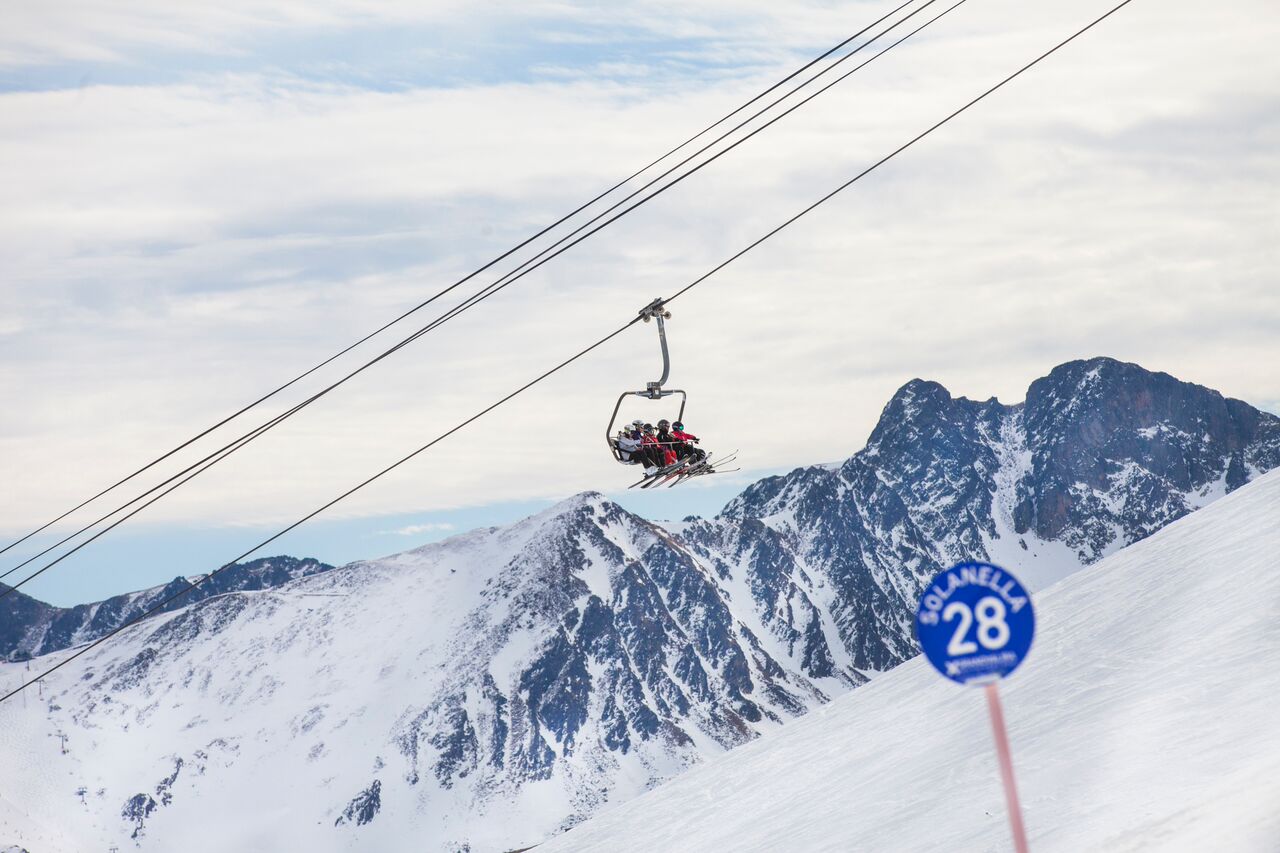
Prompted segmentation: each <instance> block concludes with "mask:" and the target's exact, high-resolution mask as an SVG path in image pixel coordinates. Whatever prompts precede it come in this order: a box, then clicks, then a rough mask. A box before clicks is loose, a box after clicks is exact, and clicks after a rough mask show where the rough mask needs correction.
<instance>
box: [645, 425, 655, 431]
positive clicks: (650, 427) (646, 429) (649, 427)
mask: <svg viewBox="0 0 1280 853" xmlns="http://www.w3.org/2000/svg"><path fill="white" fill-rule="evenodd" d="M644 431H645V432H653V424H645V425H644Z"/></svg>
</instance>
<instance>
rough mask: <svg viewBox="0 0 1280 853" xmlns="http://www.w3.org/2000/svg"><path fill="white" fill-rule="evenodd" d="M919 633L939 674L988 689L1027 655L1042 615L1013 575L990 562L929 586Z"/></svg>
mask: <svg viewBox="0 0 1280 853" xmlns="http://www.w3.org/2000/svg"><path fill="white" fill-rule="evenodd" d="M916 631H917V633H918V635H919V637H920V648H921V649H923V650H924V654H925V657H927V658H928V659H929V663H931V664H933V666H934V668H936V669H937V670H938V672H940V673H942V674H943V675H944V676H946V677H947V678H950V679H951V680H952V681H955V682H958V683H960V684H988V683H990V682H993V681H996V680H998V679H1001V678H1004V677H1005V676H1006V675H1008V674H1009V673H1011V672H1013V670H1014V669H1016V668H1017V666H1018V664H1020V663H1022V659H1023V658H1025V657H1026V656H1027V652H1028V651H1029V650H1030V649H1031V639H1032V637H1033V636H1034V635H1035V632H1036V616H1035V611H1034V610H1033V609H1032V607H1031V596H1030V595H1029V594H1028V593H1027V591H1026V589H1024V588H1023V586H1022V584H1020V583H1018V579H1017V578H1015V577H1014V576H1013V575H1011V574H1009V573H1008V572H1006V571H1005V570H1004V569H1002V568H1000V567H999V566H993V565H991V564H990V563H958V564H956V565H954V566H952V567H951V568H949V569H947V570H946V571H944V572H939V573H938V574H937V575H936V576H935V577H934V578H933V580H932V581H931V582H930V583H929V585H928V586H927V587H925V590H924V593H923V594H922V595H921V596H920V605H919V606H918V607H917V608H916Z"/></svg>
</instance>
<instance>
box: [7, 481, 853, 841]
mask: <svg viewBox="0 0 1280 853" xmlns="http://www.w3.org/2000/svg"><path fill="white" fill-rule="evenodd" d="M59 654H60V653H55V654H53V655H48V656H45V657H43V658H41V659H39V660H38V661H37V662H36V663H34V664H33V667H34V666H36V665H37V664H38V665H44V664H46V663H48V662H52V661H55V660H57V659H58V655H59ZM784 663H785V662H779V661H778V660H775V659H774V658H772V657H770V655H769V653H768V651H767V650H766V649H764V648H762V646H761V644H760V642H759V641H758V640H757V639H756V638H755V637H754V636H753V635H752V633H751V632H750V630H749V628H747V627H746V626H745V625H744V624H743V623H742V622H741V621H740V620H738V619H735V618H734V616H733V614H732V613H731V611H730V610H729V608H728V605H727V603H726V601H725V599H724V597H723V594H722V591H721V590H720V589H719V588H718V587H717V586H716V584H715V583H714V582H713V579H712V578H711V577H710V576H709V575H708V573H707V570H706V569H705V568H704V567H703V566H701V565H700V564H698V563H696V562H695V561H694V560H693V559H692V558H691V557H690V556H689V554H688V553H687V552H686V551H685V550H684V549H683V548H682V547H681V546H680V545H679V544H678V543H677V542H675V541H674V540H672V539H671V538H670V536H669V535H668V534H666V533H665V531H663V530H661V529H660V528H658V527H655V526H653V525H651V524H649V523H647V522H645V521H643V520H642V519H639V518H637V517H635V516H633V515H631V514H629V513H626V512H625V511H623V510H622V509H621V508H620V507H618V506H617V505H615V504H612V503H610V502H609V501H607V500H605V499H604V498H603V497H602V496H600V495H598V494H590V493H589V494H585V495H581V496H578V497H575V498H572V499H569V500H567V501H564V502H562V503H560V504H558V505H556V506H554V507H552V508H551V509H549V510H547V511H545V512H543V513H540V514H539V515H536V516H533V517H531V518H529V519H526V520H524V521H522V522H519V523H517V524H514V525H511V526H509V527H506V528H490V529H482V530H476V531H473V532H471V533H469V534H465V535H462V536H458V537H454V538H452V539H449V540H446V541H444V542H441V543H435V544H432V545H428V546H426V547H424V548H420V549H417V550H416V551H411V552H407V553H405V554H401V555H397V556H394V557H389V558H386V559H383V560H378V561H373V562H367V563H357V564H353V565H351V566H346V567H343V568H341V569H334V570H332V571H327V572H323V573H320V574H315V575H312V576H309V577H304V578H300V579H298V580H295V581H293V582H290V583H287V584H285V585H283V586H281V587H279V588H277V589H273V590H262V591H251V592H244V591H241V592H235V593H231V594H227V595H222V596H217V597H214V598H211V599H208V600H206V601H204V602H201V603H199V604H197V605H195V606H193V607H190V608H187V609H184V610H181V611H178V612H175V613H170V614H164V615H161V616H158V617H156V618H154V619H151V620H148V621H147V622H145V623H142V624H140V625H138V626H136V627H134V628H132V629H129V630H127V631H126V632H124V633H122V634H121V635H120V636H119V637H117V638H116V639H115V640H114V641H113V642H111V643H108V644H104V645H103V646H100V647H98V648H96V649H94V650H92V651H91V652H89V653H88V654H86V655H85V656H84V657H83V658H81V659H79V660H77V661H76V662H75V664H74V665H73V666H71V667H68V668H67V669H65V670H63V671H61V672H59V673H58V674H57V675H56V676H55V677H53V678H51V679H50V681H49V683H48V684H47V685H46V686H45V688H44V695H45V698H44V701H38V700H37V698H36V697H33V696H28V697H27V698H28V702H27V703H26V704H25V705H24V704H23V703H21V702H7V703H5V704H4V705H3V706H0V766H3V767H5V768H6V771H8V772H6V773H5V774H4V776H3V777H0V797H2V798H3V799H4V800H5V801H8V802H10V803H12V804H13V806H14V807H15V808H16V809H19V810H21V811H22V812H23V814H24V815H28V816H29V821H28V822H29V823H30V824H31V826H35V827H39V826H55V825H56V826H60V827H62V828H64V830H65V833H66V835H67V836H69V837H70V838H71V839H72V843H71V844H69V845H67V846H65V847H59V846H57V845H55V844H53V843H47V844H45V843H42V844H40V845H39V846H40V849H41V850H58V849H66V850H86V849H97V848H100V847H103V846H105V845H109V844H118V845H120V846H121V847H125V846H129V847H132V846H133V845H134V842H137V844H138V845H140V846H141V848H142V849H144V850H156V851H168V850H184V851H186V850H205V849H219V850H222V849H266V850H280V849H308V850H351V849H361V850H367V849H406V844H407V842H408V840H409V839H415V843H414V846H413V849H418V850H430V851H455V850H459V849H473V850H477V851H491V850H507V849H512V848H515V847H520V846H527V845H528V844H532V843H536V842H537V841H539V840H541V839H542V838H544V837H546V836H547V835H549V834H553V833H555V832H557V831H559V830H561V829H563V828H564V827H565V826H567V825H570V824H572V823H574V822H577V821H578V820H581V819H582V818H583V817H585V816H586V815H588V814H590V813H592V812H594V811H595V810H596V809H597V808H598V807H599V806H600V805H602V804H605V803H607V802H609V801H611V800H615V799H622V798H629V797H632V796H635V795H637V794H639V793H641V792H643V791H644V790H646V789H648V788H649V787H651V786H652V785H653V784H655V783H656V782H658V781H661V780H663V779H666V778H669V777H671V776H672V775H675V774H676V773H678V772H680V771H681V770H683V769H685V768H686V767H688V766H690V765H692V764H694V763H696V762H697V761H699V760H701V759H702V758H704V757H705V756H707V755H713V754H717V753H719V752H722V751H724V750H726V749H728V748H730V747H732V746H736V745H738V744H740V743H743V742H745V741H747V740H750V739H751V738H753V737H755V736H756V735H757V734H758V733H760V732H761V731H766V730H769V729H771V728H774V727H776V726H777V725H778V724H779V723H781V722H782V721H783V720H785V719H789V718H792V717H795V716H798V715H800V714H802V713H804V712H805V711H807V710H809V709H811V708H813V707H817V706H818V705H820V704H822V703H823V702H825V701H827V700H828V698H829V696H828V695H827V694H825V693H823V692H821V691H820V690H819V689H818V688H817V687H816V686H815V685H814V684H812V683H811V682H810V681H808V680H807V679H805V678H804V677H803V676H800V675H798V674H797V673H795V672H794V671H793V670H792V668H790V667H788V666H786V665H784ZM26 674H27V669H26V667H25V665H19V664H8V665H4V666H0V684H3V685H5V686H9V685H12V684H14V683H16V682H17V681H18V680H19V679H21V678H23V677H25V676H26ZM58 732H62V733H65V734H66V735H67V750H68V751H67V753H66V754H62V753H61V752H60V750H59V748H58V741H57V740H56V739H54V738H53V737H52V735H55V734H56V733H58ZM51 750H52V752H51ZM81 787H83V788H84V789H85V790H86V797H85V802H83V803H82V802H81V799H80V797H79V795H77V794H76V793H75V792H76V791H77V790H78V789H79V788H81ZM211 815H216V816H218V819H217V821H216V825H211V822H210V816H211ZM0 819H3V818H2V816H0ZM0 830H2V831H3V832H4V833H7V835H3V834H0V840H2V841H4V842H5V843H8V842H9V841H15V842H17V843H25V842H26V841H28V840H31V839H35V838H36V837H37V836H36V835H35V834H34V830H32V829H31V828H29V827H28V828H25V829H24V828H23V826H20V825H14V826H9V825H7V822H6V823H0ZM468 845H470V847H469V848H468Z"/></svg>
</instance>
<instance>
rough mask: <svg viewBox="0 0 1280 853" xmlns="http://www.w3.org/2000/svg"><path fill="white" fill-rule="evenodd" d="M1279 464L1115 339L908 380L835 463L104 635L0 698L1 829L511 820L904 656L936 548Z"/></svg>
mask: <svg viewBox="0 0 1280 853" xmlns="http://www.w3.org/2000/svg"><path fill="white" fill-rule="evenodd" d="M1277 464H1280V419H1277V418H1275V417H1274V416H1271V415H1267V414H1264V413H1260V412H1258V411H1257V410H1255V409H1253V408H1251V407H1249V406H1247V405H1246V404H1244V403H1240V402H1239V401H1233V400H1226V399H1224V398H1223V397H1222V396H1221V395H1219V394H1217V393H1216V392H1213V391H1210V390H1208V389H1204V388H1200V387H1198V386H1194V385H1188V384H1185V383H1181V382H1178V381H1177V380H1174V379H1172V377H1168V376H1165V375H1163V374H1153V373H1149V372H1147V371H1144V370H1142V369H1141V368H1138V367H1136V366H1134V365H1125V364H1121V363H1119V362H1115V361H1111V360H1107V359H1095V360H1092V361H1089V362H1073V363H1071V364H1067V365H1063V366H1062V367H1060V368H1057V369H1055V370H1054V371H1053V372H1052V373H1051V374H1050V376H1048V377H1046V378H1045V379H1041V380H1038V381H1037V382H1036V383H1035V384H1033V385H1032V388H1031V390H1030V391H1029V393H1028V398H1027V402H1026V403H1025V404H1020V405H1018V406H1004V405H1001V404H1000V403H998V402H996V401H995V400H989V401H986V402H982V403H977V402H972V401H969V400H965V399H963V398H960V399H956V398H952V397H951V396H950V395H949V394H948V393H947V392H946V391H945V389H943V388H942V387H941V386H939V385H937V384H936V383H927V382H921V381H919V380H915V381H913V382H911V383H908V384H907V385H906V386H904V387H903V388H902V389H901V390H900V391H899V392H898V393H897V394H896V395H895V397H894V399H893V400H892V401H891V402H890V403H889V405H888V406H887V407H886V409H885V412H884V415H883V417H882V418H881V422H880V424H879V425H878V426H877V428H876V430H875V432H874V433H873V434H872V437H871V440H870V441H869V443H868V445H867V447H866V449H865V450H863V451H860V452H859V453H857V454H855V455H854V456H853V457H852V458H850V459H849V460H848V461H846V462H845V463H843V464H841V465H837V466H818V467H813V468H804V469H799V470H797V471H795V472H793V473H791V474H789V475H787V476H786V477H775V478H770V479H768V480H764V481H761V482H760V483H757V484H756V485H754V486H752V487H751V488H749V489H748V490H747V491H746V492H744V493H743V494H742V495H741V496H740V497H739V498H737V499H735V500H734V501H733V502H731V503H730V504H729V506H728V507H726V509H725V511H724V512H723V513H722V514H721V515H720V516H719V517H717V518H715V519H711V520H706V521H693V522H689V523H684V524H681V525H678V526H672V531H676V530H678V533H675V532H672V531H668V530H666V529H663V528H662V527H660V526H658V525H655V524H653V523H650V522H648V521H645V520H643V519H640V518H638V517H636V516H634V515H632V514H630V513H627V512H626V511H625V510H623V509H621V508H620V507H618V506H617V505H615V504H613V503H611V502H610V501H608V500H606V499H605V498H603V497H602V496H600V495H598V494H594V493H588V494H585V495H579V496H577V497H575V498H571V499H569V500H567V501H564V502H562V503H560V504H558V505H556V506H555V507H552V508H550V509H548V510H547V511H545V512H543V513H541V514H539V515H536V516H533V517H531V518H529V519H526V520H525V521H522V522H520V523H518V524H515V525H512V526H509V527H505V528H491V529H484V530H477V531H472V532H471V533H468V534H465V535H462V536H458V537H454V538H452V539H449V540H445V541H444V542H440V543H434V544H432V545H428V546H426V547H424V548H420V549H417V550H415V551H410V552H407V553H405V554H401V555H397V556H394V557H389V558H386V559H382V560H374V561H368V562H361V563H355V564H352V565H349V566H345V567H343V568H340V569H333V570H329V571H319V572H318V573H309V576H305V577H298V578H297V579H295V580H292V581H290V582H287V583H285V584H283V585H280V586H277V587H275V588H273V589H259V590H257V591H247V590H246V591H239V592H231V593H229V594H222V595H216V596H213V597H210V598H207V599H206V600H204V601H201V602H199V603H197V604H195V605H194V606H190V607H187V608H184V609H181V610H178V611H175V612H171V613H166V614H162V615H160V616H157V617H156V618H154V619H152V620H149V621H148V622H146V623H144V624H142V625H139V626H137V627H135V628H132V629H130V630H128V631H126V632H123V633H122V634H121V635H120V636H119V637H117V638H115V639H114V640H113V641H112V642H111V643H108V644H104V646H102V647H100V648H98V649H95V650H93V651H92V652H90V653H89V654H86V655H85V656H84V657H83V658H81V659H79V660H77V661H76V662H75V663H74V664H73V665H71V666H68V667H67V668H66V669H64V670H62V671H60V672H59V673H58V674H57V675H56V676H54V677H53V678H52V679H51V680H50V683H49V684H48V685H47V686H46V688H45V690H44V697H43V699H42V700H39V701H37V700H38V699H39V697H36V698H33V697H31V696H29V695H28V697H27V700H28V704H27V705H26V706H25V707H22V706H20V705H18V704H17V703H16V702H15V701H12V700H11V701H10V702H8V703H5V704H4V705H0V762H2V763H3V766H5V767H17V768H21V770H20V772H19V773H17V774H14V775H12V776H10V775H9V774H6V778H4V779H0V828H2V827H5V826H6V825H7V823H6V822H5V819H4V814H5V812H6V809H8V811H9V812H12V813H15V814H16V813H17V812H18V811H21V812H22V813H23V814H24V815H27V817H25V818H24V821H25V822H26V824H28V825H29V826H28V829H27V830H25V833H26V834H25V835H24V834H21V833H18V834H15V835H14V839H15V840H19V841H21V840H22V839H23V838H36V837H44V838H46V839H47V838H53V837H55V836H56V835H57V834H58V833H61V834H62V838H63V839H64V840H63V841H46V842H43V843H45V844H46V846H47V847H48V849H53V850H58V849H69V850H79V849H86V848H91V847H95V846H97V847H101V846H104V845H107V844H110V843H118V844H121V845H122V846H123V845H124V844H126V843H136V844H138V845H140V847H141V849H144V850H171V849H181V850H203V849H237V848H239V847H243V848H248V849H297V848H303V849H315V850H341V849H387V850H391V849H415V850H423V849H425V850H446V851H455V850H466V849H470V850H473V851H477V853H478V851H500V850H508V849H514V848H520V847H524V846H528V845H531V844H535V843H538V842H539V841H541V840H543V839H545V838H546V837H548V836H550V835H552V834H555V833H556V832H557V831H559V830H562V829H564V828H566V827H568V826H571V825H573V824H575V823H577V822H579V821H580V820H582V819H583V818H585V817H587V816H589V815H590V814H592V813H594V812H595V811H598V810H599V809H600V808H602V807H603V806H605V805H608V804H612V803H617V802H621V801H625V800H627V799H629V798H631V797H634V796H635V795H637V794H639V793H641V792H643V791H644V790H646V789H647V788H649V787H651V786H653V785H654V784H656V783H657V782H659V781H661V780H664V779H667V778H670V777H671V776H673V775H676V774H678V773H680V772H681V771H683V770H684V769H686V768H688V767H690V766H691V765H693V764H696V763H699V762H701V761H703V760H705V759H706V758H708V757H710V756H714V755H716V754H718V753H721V752H723V751H725V750H727V749H730V748H732V747H734V746H737V745H739V744H742V743H745V742H746V741H749V740H752V739H754V738H756V737H757V736H758V735H760V734H761V733H764V732H767V731H769V730H771V729H774V728H777V727H778V726H779V725H781V724H783V723H786V722H787V721H789V720H791V719H792V718H794V717H797V716H800V715H803V714H805V713H806V712H808V711H810V710H812V709H814V708H816V707H818V706H821V705H823V704H825V703H826V702H828V701H829V700H830V699H831V698H833V697H834V696H836V695H837V694H840V693H843V692H846V691H847V690H849V689H850V688H852V687H856V686H858V685H861V684H863V683H865V682H866V681H867V680H868V678H869V677H870V676H872V675H873V674H875V673H876V672H879V671H883V670H886V669H888V668H890V667H892V666H895V665H896V664H898V663H900V662H902V661H903V660H906V659H907V658H909V657H910V656H912V655H913V654H914V653H915V650H914V643H913V641H912V638H911V630H910V614H911V612H912V609H913V606H914V601H915V598H916V595H917V593H918V590H919V588H920V585H921V584H922V583H923V582H924V580H925V579H927V578H928V577H929V576H931V575H932V574H933V572H934V571H936V570H937V569H938V568H941V567H942V566H943V565H945V564H949V563H950V562H951V561H953V560H954V559H957V558H959V557H961V556H964V557H971V558H972V557H990V558H993V559H995V560H997V561H1003V562H1005V563H1007V564H1009V565H1010V566H1011V567H1016V568H1017V570H1018V572H1019V573H1020V574H1022V575H1025V576H1028V578H1029V579H1030V580H1032V581H1033V582H1034V583H1035V584H1037V585H1044V584H1045V583H1047V582H1048V581H1050V580H1052V579H1054V578H1056V577H1060V576H1062V575H1064V574H1066V573H1067V572H1069V571H1074V570H1076V569H1078V568H1079V567H1080V566H1082V565H1085V564H1088V563H1090V562H1093V561H1095V560H1097V559H1098V558H1099V557H1101V556H1102V555H1104V554H1106V553H1109V552H1111V551H1114V550H1116V549H1118V548H1120V547H1121V546H1122V545H1124V544H1126V543H1127V542H1129V541H1132V540H1135V539H1138V538H1141V537H1143V536H1145V535H1147V534H1148V533H1150V532H1151V531H1153V530H1156V529H1158V528H1159V527H1160V526H1162V525H1163V524H1166V523H1167V522H1168V521H1170V520H1172V519H1173V518H1176V517H1177V516H1179V515H1181V514H1184V513H1186V512H1188V511H1190V510H1191V509H1193V508H1195V507H1197V506H1199V505H1201V504H1203V503H1207V502H1209V501H1210V500H1213V499H1214V498H1216V497H1218V496H1220V495H1222V494H1224V493H1226V492H1227V491H1230V490H1232V489H1234V488H1235V487H1237V486H1239V485H1241V484H1242V483H1244V482H1246V481H1247V480H1249V479H1251V478H1252V477H1254V476H1256V475H1257V473H1258V472H1260V471H1264V470H1266V469H1269V468H1271V467H1275V466H1276V465H1277ZM326 568H327V567H326ZM77 641H83V639H80V640H77ZM58 659H59V655H58V654H57V653H54V654H51V655H47V656H45V657H44V658H41V659H40V660H38V661H36V665H40V666H43V665H47V664H48V663H51V662H54V661H56V660H58ZM24 666H25V665H24ZM25 675H26V670H25V668H22V667H20V666H19V665H14V664H10V665H7V666H0V686H4V685H11V684H14V683H16V682H17V681H18V680H20V679H21V678H22V677H23V676H25ZM57 732H61V733H62V734H65V735H66V736H67V737H66V749H67V752H66V753H65V754H64V753H63V752H62V751H61V743H60V742H61V739H60V738H53V737H51V735H53V734H55V733H57ZM11 779H21V780H22V781H21V784H13V783H11V781H10V780H11ZM82 789H83V792H84V793H83V794H78V793H75V792H77V791H80V790H82ZM6 803H7V804H8V805H6ZM210 815H217V816H220V819H219V820H217V821H216V825H211V823H212V822H211V820H210ZM222 816H226V819H221V817H222ZM11 832H15V833H16V830H12V831H11ZM41 833H43V835H40V834H41ZM8 840H9V839H8V838H6V837H5V836H4V834H3V833H0V843H4V842H7V841H8ZM42 849H43V848H42Z"/></svg>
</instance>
